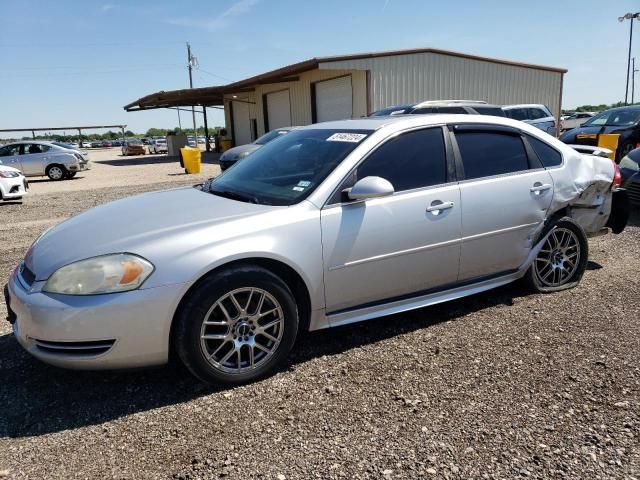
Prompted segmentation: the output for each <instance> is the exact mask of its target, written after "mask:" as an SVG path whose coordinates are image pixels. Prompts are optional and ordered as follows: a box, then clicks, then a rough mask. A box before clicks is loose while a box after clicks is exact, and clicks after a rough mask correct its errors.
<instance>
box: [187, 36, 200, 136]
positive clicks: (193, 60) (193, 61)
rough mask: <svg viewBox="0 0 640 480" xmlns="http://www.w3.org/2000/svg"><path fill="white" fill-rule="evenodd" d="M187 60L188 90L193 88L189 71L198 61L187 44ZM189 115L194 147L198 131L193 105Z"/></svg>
mask: <svg viewBox="0 0 640 480" xmlns="http://www.w3.org/2000/svg"><path fill="white" fill-rule="evenodd" d="M187 59H188V62H189V63H188V65H189V88H193V76H192V75H191V70H192V69H193V67H194V66H196V65H197V64H198V59H196V57H194V56H193V55H191V45H189V42H187ZM191 115H192V117H193V139H194V140H195V142H196V147H197V146H198V130H197V128H196V107H195V105H191Z"/></svg>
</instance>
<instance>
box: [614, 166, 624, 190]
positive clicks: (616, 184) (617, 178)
mask: <svg viewBox="0 0 640 480" xmlns="http://www.w3.org/2000/svg"><path fill="white" fill-rule="evenodd" d="M613 169H614V170H613V187H614V188H617V187H619V186H620V185H622V174H621V173H620V167H619V166H618V164H617V163H614V164H613Z"/></svg>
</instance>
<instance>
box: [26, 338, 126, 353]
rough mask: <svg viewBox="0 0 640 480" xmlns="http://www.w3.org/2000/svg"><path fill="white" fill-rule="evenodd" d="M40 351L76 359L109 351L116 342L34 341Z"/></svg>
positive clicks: (35, 339)
mask: <svg viewBox="0 0 640 480" xmlns="http://www.w3.org/2000/svg"><path fill="white" fill-rule="evenodd" d="M33 341H34V343H35V346H36V348H37V349H38V350H41V351H43V352H46V353H49V354H58V355H67V356H68V355H73V356H76V357H87V356H95V355H100V354H103V353H106V352H108V351H109V349H110V348H111V347H113V344H114V343H116V341H115V340H96V341H90V342H50V341H48V340H38V339H37V338H34V339H33Z"/></svg>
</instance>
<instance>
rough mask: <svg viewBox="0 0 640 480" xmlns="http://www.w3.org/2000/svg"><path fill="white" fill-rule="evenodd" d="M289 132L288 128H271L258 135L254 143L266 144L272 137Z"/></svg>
mask: <svg viewBox="0 0 640 480" xmlns="http://www.w3.org/2000/svg"><path fill="white" fill-rule="evenodd" d="M287 133H289V130H277V129H276V130H271V131H270V132H269V133H265V134H264V135H262V136H261V137H259V138H258V139H257V140H256V141H255V142H253V143H255V144H256V145H266V144H267V143H269V142H270V141H271V140H273V139H274V138H278V137H279V136H281V135H286V134H287Z"/></svg>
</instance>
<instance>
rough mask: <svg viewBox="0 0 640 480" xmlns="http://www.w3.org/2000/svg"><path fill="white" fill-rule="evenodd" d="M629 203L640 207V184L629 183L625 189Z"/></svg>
mask: <svg viewBox="0 0 640 480" xmlns="http://www.w3.org/2000/svg"><path fill="white" fill-rule="evenodd" d="M626 188H627V193H628V194H629V202H631V203H633V204H635V205H640V182H631V183H630V184H629V185H628V186H627V187H626Z"/></svg>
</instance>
